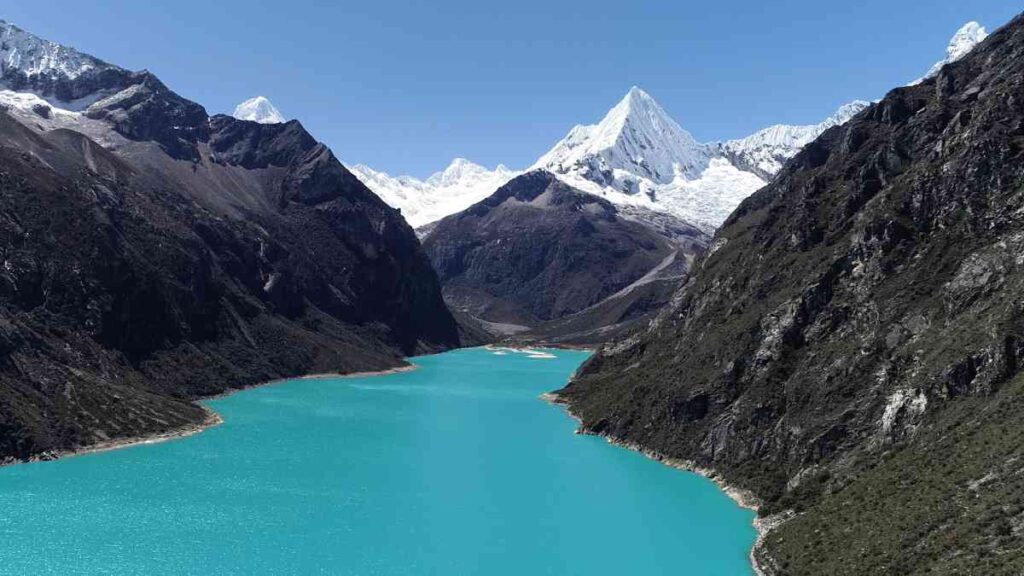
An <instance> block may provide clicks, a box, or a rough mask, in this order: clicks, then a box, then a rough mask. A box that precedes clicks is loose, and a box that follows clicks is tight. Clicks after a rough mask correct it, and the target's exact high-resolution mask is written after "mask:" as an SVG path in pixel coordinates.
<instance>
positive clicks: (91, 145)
mask: <svg viewBox="0 0 1024 576" xmlns="http://www.w3.org/2000/svg"><path fill="white" fill-rule="evenodd" d="M0 84H2V89H0V238H2V242H0V246H2V258H3V262H4V265H3V268H2V270H0V318H2V319H0V350H2V354H0V462H8V461H12V460H23V459H31V458H45V457H50V456H53V455H55V454H60V453H62V452H64V451H68V450H75V449H78V448H81V447H84V446H90V445H95V444H97V443H104V442H109V441H113V440H118V439H125V438H131V437H137V436H143V435H151V434H158V433H168V432H173V431H176V430H181V429H185V428H189V427H192V426H197V425H201V424H202V423H204V422H206V421H208V420H209V418H210V414H209V413H208V412H207V411H206V410H205V409H204V408H202V407H201V406H200V405H198V404H195V403H194V402H193V400H195V399H197V398H202V397H205V396H208V395H211V394H217V393H220V392H223V391H224V390H227V389H230V388H238V387H244V386H247V385H253V384H257V383H260V382H266V381H269V380H273V379H275V378H281V377H286V376H298V375H303V374H309V373H314V372H351V371H357V370H379V369H384V368H390V367H395V366H399V365H402V364H403V363H404V360H403V358H404V357H405V356H408V355H411V354H417V353H425V352H433V351H439V350H445V349H448V348H452V347H455V346H459V345H461V344H463V343H464V341H463V340H461V339H460V332H459V328H458V326H457V325H456V322H455V320H454V318H453V317H452V315H451V313H450V312H449V310H448V309H447V307H446V306H445V304H444V301H443V299H442V295H441V291H440V284H439V282H438V280H437V275H436V273H435V272H434V270H433V268H432V267H431V265H430V262H429V260H428V258H427V257H426V255H425V254H424V252H423V251H422V249H421V247H420V244H419V242H418V240H417V238H416V236H415V234H414V232H413V230H412V229H411V228H410V227H409V226H408V224H407V223H406V222H405V221H404V219H403V218H402V217H401V215H400V214H399V212H398V211H397V210H395V209H393V208H391V207H389V206H388V205H387V204H385V203H384V202H383V201H381V200H380V199H379V198H378V197H377V196H376V195H375V194H374V193H373V192H372V191H370V190H369V189H368V188H367V187H366V186H364V185H363V184H362V182H360V181H359V179H357V178H356V177H355V176H353V175H352V174H351V173H350V172H349V171H348V170H347V169H345V167H344V166H342V165H341V163H340V162H338V160H337V159H336V158H335V157H334V155H333V154H332V153H331V151H330V150H329V149H328V148H327V147H326V146H324V145H323V144H321V143H319V142H317V141H316V139H314V138H313V136H311V135H310V134H309V133H308V132H307V131H306V130H305V129H304V128H303V127H302V125H301V124H300V123H299V122H298V121H294V120H293V121H289V122H277V123H258V122H255V121H246V120H238V119H236V118H233V117H231V116H226V115H214V116H210V115H208V114H207V113H206V111H205V109H204V108H203V107H202V106H201V105H199V104H197V103H195V102H192V101H189V100H187V99H185V98H182V97H181V96H179V95H178V94H176V93H174V92H173V91H171V90H170V89H169V88H168V87H167V86H165V85H164V84H163V83H162V82H161V81H160V80H159V79H158V78H157V77H156V76H154V75H153V74H152V73H150V72H146V71H141V72H132V71H128V70H125V69H123V68H120V67H118V66H115V65H112V64H109V63H106V62H103V61H101V60H99V59H97V58H94V57H92V56H88V55H86V54H83V53H81V52H78V51H76V50H74V49H71V48H68V47H64V46H61V45H58V44H55V43H53V42H49V41H46V40H43V39H40V38H38V37H36V36H33V35H32V34H30V33H28V32H25V31H24V30H22V29H20V28H18V27H16V26H14V25H11V24H8V23H5V22H0ZM257 108H259V107H257ZM264 120H265V118H264Z"/></svg>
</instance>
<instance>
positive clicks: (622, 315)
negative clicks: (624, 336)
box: [423, 170, 706, 335]
mask: <svg viewBox="0 0 1024 576" xmlns="http://www.w3.org/2000/svg"><path fill="white" fill-rule="evenodd" d="M705 243H706V237H705V236H704V235H703V234H702V233H700V231H698V230H696V229H695V228H693V227H689V226H686V225H680V227H679V228H677V229H675V230H674V231H669V230H660V231H659V230H655V229H653V228H652V227H650V226H649V225H647V224H645V223H641V222H638V221H636V219H635V216H634V215H632V214H628V213H625V212H623V211H621V210H619V209H618V208H616V207H615V206H614V205H613V204H611V203H610V202H608V201H606V200H603V199H601V198H599V197H597V196H594V195H592V194H587V193H584V192H581V191H579V190H575V189H573V188H572V187H570V186H568V185H566V184H565V183H564V182H562V181H561V180H559V179H558V178H556V177H555V176H554V175H552V174H551V173H549V172H545V171H539V170H538V171H534V172H529V173H527V174H524V175H522V176H518V177H516V178H514V179H513V180H511V181H510V182H509V183H508V184H506V185H504V186H502V187H501V188H499V189H498V191H497V192H495V193H494V194H493V195H491V196H490V197H488V198H486V199H485V200H483V201H481V202H479V203H477V204H474V205H473V206H471V207H470V208H468V209H466V210H464V211H463V212H460V213H458V214H455V215H452V216H449V217H447V218H444V219H443V220H441V221H440V222H439V223H438V224H437V226H436V227H435V228H434V229H433V231H432V232H431V233H430V234H429V235H428V236H427V237H426V239H425V240H424V243H423V248H424V250H425V251H426V253H427V254H428V256H429V257H430V260H431V262H432V263H433V265H434V268H435V269H436V270H437V272H438V276H439V278H440V280H441V283H442V285H443V286H444V294H445V299H446V301H447V302H448V303H449V305H451V306H452V307H453V308H456V309H458V310H460V311H463V312H465V313H468V314H470V315H472V316H473V317H476V318H478V319H480V320H483V321H485V322H486V323H488V324H489V325H491V326H492V327H496V328H498V329H499V331H500V329H501V327H505V328H506V329H507V330H511V331H512V332H516V328H519V329H520V330H524V329H527V328H532V327H537V326H538V325H541V324H544V323H545V322H548V321H552V320H559V319H562V318H564V317H566V316H570V315H576V314H579V313H581V312H584V311H586V310H588V309H589V308H591V307H593V306H595V305H597V304H599V303H601V302H603V301H604V300H606V299H608V298H609V297H612V296H615V295H617V294H618V296H619V299H620V300H622V301H626V302H631V303H633V304H634V310H632V311H627V310H621V311H619V313H618V316H614V317H613V316H609V315H607V314H606V315H605V316H603V317H601V318H600V319H598V320H599V321H600V322H599V323H597V324H595V323H593V322H589V323H588V322H583V323H581V324H580V326H576V327H573V328H572V332H573V333H577V332H582V331H587V330H592V329H595V328H598V327H602V326H610V325H614V324H617V323H619V322H620V321H625V320H627V319H630V318H632V317H635V316H639V315H642V314H645V313H647V312H649V311H650V310H653V309H654V306H657V305H660V304H661V303H664V301H665V300H664V298H665V297H667V294H664V295H663V296H662V300H661V301H660V302H658V303H656V304H654V305H647V306H644V307H643V309H642V310H641V311H637V310H635V306H637V305H639V303H638V301H637V300H638V299H637V298H630V299H627V298H625V297H626V295H627V294H629V293H631V292H632V291H633V288H635V289H636V292H637V296H639V295H640V294H641V293H644V294H646V296H647V298H649V299H650V298H651V297H652V296H651V294H650V293H649V292H644V290H641V289H640V284H641V281H642V280H644V279H645V278H646V281H645V282H642V284H648V283H651V281H652V280H654V279H655V277H658V278H661V277H662V276H667V275H668V274H670V273H671V274H673V275H674V276H673V278H675V282H678V281H679V275H680V274H681V273H682V272H680V271H679V269H680V268H682V269H683V270H685V269H688V266H689V262H691V261H692V260H693V258H694V257H695V255H696V254H697V253H699V252H700V250H702V249H703V247H704V245H705ZM634 285H636V286H634ZM631 287H632V288H631ZM627 289H629V290H627ZM620 292H622V294H619V293H620ZM627 306H628V305H627ZM630 312H633V313H634V314H633V316H630ZM559 334H562V335H565V333H564V331H563V332H559Z"/></svg>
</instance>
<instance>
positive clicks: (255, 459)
mask: <svg viewBox="0 0 1024 576" xmlns="http://www.w3.org/2000/svg"><path fill="white" fill-rule="evenodd" d="M544 356H553V357H544ZM585 359H586V353H583V352H574V351H551V354H547V355H539V356H538V355H533V356H530V355H526V354H522V353H511V352H510V353H505V354H495V352H494V351H491V350H487V349H479V348H478V349H470V350H458V351H454V352H449V353H445V354H439V355H435V356H424V357H419V358H415V359H413V361H414V362H415V363H416V364H417V365H419V366H420V368H419V369H418V370H415V371H412V372H405V373H399V374H393V375H388V376H374V377H366V378H351V379H330V380H292V381H288V382H284V383H281V384H277V385H273V386H266V387H262V388H256V389H253V390H248V391H245V392H241V393H238V394H234V395H232V396H229V397H225V398H221V399H217V400H213V401H210V402H209V403H208V404H209V406H210V407H211V408H212V409H214V410H216V411H217V412H218V413H220V414H221V415H222V416H223V417H224V419H225V422H224V424H222V425H220V426H217V427H215V428H211V429H209V430H206V431H204V432H202V433H200V434H197V435H194V436H190V437H187V438H183V439H180V440H175V441H170V442H164V443H160V444H152V445H142V446H136V447H131V448H126V449H122V450H115V451H111V452H103V453H96V454H88V455H83V456H76V457H72V458H65V459H62V460H57V461H53V462H42V463H33V464H24V465H16V466H10V467H7V468H0V573H3V574H61V575H64V574H154V575H155V574H352V575H388V576H390V575H403V576H404V575H420V574H429V575H446V576H447V575H516V576H529V575H538V574H556V575H571V574H587V575H603V574H624V575H645V574H679V575H685V574H692V575H701V576H703V575H719V574H721V575H728V576H736V575H749V574H751V573H752V570H751V569H750V567H749V565H748V562H747V552H748V550H749V548H750V546H751V545H752V543H753V541H754V537H755V532H754V530H753V528H752V527H751V520H752V519H753V513H752V512H750V511H748V510H743V509H741V508H739V507H738V506H737V505H736V504H735V503H733V502H732V501H731V500H730V499H729V498H728V497H727V496H725V494H723V493H722V492H721V491H720V490H719V489H718V488H717V487H716V486H715V485H714V484H712V483H711V482H710V481H708V480H706V479H704V478H701V477H700V476H697V475H695V474H690V473H684V472H680V471H678V470H674V469H671V468H668V467H666V466H663V465H661V464H658V463H656V462H653V461H651V460H648V459H647V458H645V457H644V456H642V455H640V454H637V453H635V452H631V451H628V450H625V449H622V448H618V447H615V446H611V445H609V444H607V443H606V442H605V441H604V440H602V439H600V438H594V437H590V436H577V435H574V434H572V431H573V428H574V426H575V422H573V421H572V420H571V419H570V418H569V417H567V416H566V415H565V414H564V412H563V411H562V410H561V409H560V408H558V407H555V406H552V405H549V404H547V403H545V402H543V401H541V400H539V399H538V398H537V396H538V394H540V393H542V392H546V391H550V390H553V389H556V388H559V387H561V386H562V385H564V383H565V382H566V380H567V379H568V377H569V375H570V374H571V373H572V372H573V371H574V370H575V369H576V368H577V367H578V366H579V364H580V363H581V362H583V360H585Z"/></svg>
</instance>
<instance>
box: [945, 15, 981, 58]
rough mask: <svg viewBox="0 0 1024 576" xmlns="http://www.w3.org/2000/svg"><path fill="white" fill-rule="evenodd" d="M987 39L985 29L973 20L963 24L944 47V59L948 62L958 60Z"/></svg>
mask: <svg viewBox="0 0 1024 576" xmlns="http://www.w3.org/2000/svg"><path fill="white" fill-rule="evenodd" d="M987 37H988V32H986V31H985V27H984V26H982V25H981V24H978V23H977V22H974V21H973V20H972V21H970V22H968V23H967V24H964V25H963V26H961V27H960V29H959V30H957V31H956V34H954V35H953V37H952V38H950V40H949V45H948V46H946V58H947V59H949V60H950V61H953V60H959V59H960V58H963V57H964V56H965V55H967V53H968V52H970V51H971V50H972V49H974V47H975V46H976V45H977V44H978V43H979V42H981V41H982V40H984V39H985V38H987Z"/></svg>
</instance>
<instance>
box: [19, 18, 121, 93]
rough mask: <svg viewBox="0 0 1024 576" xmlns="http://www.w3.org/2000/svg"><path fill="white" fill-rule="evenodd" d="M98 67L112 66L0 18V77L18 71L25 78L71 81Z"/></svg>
mask: <svg viewBox="0 0 1024 576" xmlns="http://www.w3.org/2000/svg"><path fill="white" fill-rule="evenodd" d="M101 67H111V68H112V67H113V66H111V65H110V64H107V63H105V62H103V61H101V60H99V59H97V58H93V57H92V56H89V55H87V54H83V53H81V52H79V51H77V50H75V49H74V48H70V47H68V46H62V45H60V44H57V43H56V42H51V41H49V40H44V39H42V38H39V37H38V36H35V35H33V34H30V33H28V32H26V31H24V30H22V29H21V28H18V27H17V26H15V25H14V24H11V23H8V22H5V21H3V20H0V78H6V77H7V76H9V75H11V74H12V73H18V72H20V73H21V74H24V75H25V76H27V77H36V76H56V77H62V78H66V79H68V80H74V79H75V78H78V77H79V76H81V75H82V74H85V73H86V72H88V71H90V70H94V69H96V68H101Z"/></svg>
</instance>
